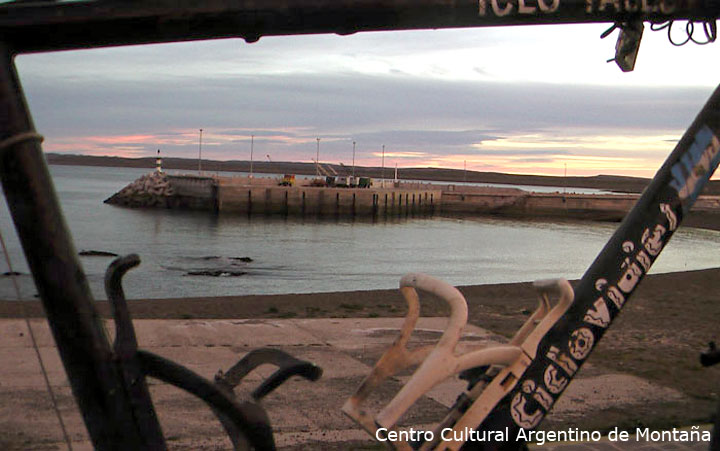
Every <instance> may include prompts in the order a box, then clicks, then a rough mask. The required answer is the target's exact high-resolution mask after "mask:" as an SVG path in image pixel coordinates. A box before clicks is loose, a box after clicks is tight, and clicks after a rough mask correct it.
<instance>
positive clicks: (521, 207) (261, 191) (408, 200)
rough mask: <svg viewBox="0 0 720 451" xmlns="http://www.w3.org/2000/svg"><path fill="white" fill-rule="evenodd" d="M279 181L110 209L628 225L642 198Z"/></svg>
mask: <svg viewBox="0 0 720 451" xmlns="http://www.w3.org/2000/svg"><path fill="white" fill-rule="evenodd" d="M278 183H279V180H278V179H276V178H270V177H264V178H252V179H251V178H248V177H217V176H213V177H208V176H197V175H167V174H165V173H162V172H154V173H152V174H147V175H145V176H143V177H141V178H139V179H138V180H136V181H134V182H133V183H131V184H130V185H128V186H127V187H125V188H124V189H123V190H121V191H120V192H118V193H117V194H115V195H114V196H112V197H111V198H109V199H108V200H106V201H105V202H107V203H111V204H117V205H122V206H129V207H154V208H173V209H191V210H207V211H214V212H222V213H231V214H247V215H273V216H275V215H277V216H315V217H375V216H391V215H394V216H404V215H433V214H445V215H458V216H486V215H492V216H503V217H516V218H527V217H533V218H572V219H589V220H598V221H613V222H618V221H620V220H622V218H623V217H625V215H626V214H627V212H628V211H630V209H631V208H632V206H633V205H634V204H635V202H636V201H637V199H638V197H639V195H638V194H576V193H561V192H555V193H536V192H528V191H523V190H520V189H514V188H494V187H482V186H467V185H438V184H428V183H405V182H400V183H392V184H388V185H386V187H382V186H381V187H378V186H373V187H372V188H339V187H316V186H302V185H296V186H279V184H278ZM718 218H720V197H719V196H700V198H699V199H698V201H697V203H696V204H695V206H694V207H693V212H692V213H691V214H690V215H689V217H688V218H686V220H687V222H686V224H687V225H689V226H695V227H704V226H705V225H706V223H708V221H710V222H712V221H716V220H718Z"/></svg>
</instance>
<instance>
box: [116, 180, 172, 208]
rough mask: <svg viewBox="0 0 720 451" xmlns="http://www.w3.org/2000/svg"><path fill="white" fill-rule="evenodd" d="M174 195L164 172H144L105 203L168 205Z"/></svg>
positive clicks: (148, 205)
mask: <svg viewBox="0 0 720 451" xmlns="http://www.w3.org/2000/svg"><path fill="white" fill-rule="evenodd" d="M174 195H175V190H174V189H173V187H172V186H171V184H170V179H169V177H168V175H167V174H165V173H164V172H157V171H156V172H153V173H150V174H145V175H143V176H142V177H140V178H139V179H137V180H135V181H134V182H132V183H131V184H129V185H128V186H126V187H125V188H123V189H121V190H120V191H118V192H117V193H115V194H113V195H112V196H111V197H109V198H108V199H105V203H106V204H113V205H122V206H124V207H166V208H168V207H170V202H169V199H170V198H171V197H172V196H174Z"/></svg>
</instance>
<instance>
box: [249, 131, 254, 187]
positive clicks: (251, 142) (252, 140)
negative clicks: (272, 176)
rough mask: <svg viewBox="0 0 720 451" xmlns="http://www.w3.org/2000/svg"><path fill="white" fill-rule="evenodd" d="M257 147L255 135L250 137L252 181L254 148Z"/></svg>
mask: <svg viewBox="0 0 720 451" xmlns="http://www.w3.org/2000/svg"><path fill="white" fill-rule="evenodd" d="M254 146H255V135H250V181H252V178H253V150H254V149H253V147H254Z"/></svg>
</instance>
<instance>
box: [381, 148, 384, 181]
mask: <svg viewBox="0 0 720 451" xmlns="http://www.w3.org/2000/svg"><path fill="white" fill-rule="evenodd" d="M381 175H382V176H381V178H382V187H383V188H385V144H383V152H382V172H381Z"/></svg>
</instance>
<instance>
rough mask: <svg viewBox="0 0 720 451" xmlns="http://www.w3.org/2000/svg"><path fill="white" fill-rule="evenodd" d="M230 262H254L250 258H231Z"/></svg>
mask: <svg viewBox="0 0 720 451" xmlns="http://www.w3.org/2000/svg"><path fill="white" fill-rule="evenodd" d="M230 260H235V261H239V262H245V263H250V262H251V261H253V259H252V258H250V257H231V258H230Z"/></svg>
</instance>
